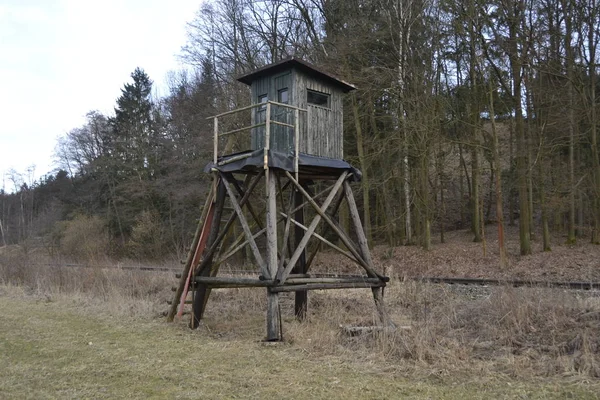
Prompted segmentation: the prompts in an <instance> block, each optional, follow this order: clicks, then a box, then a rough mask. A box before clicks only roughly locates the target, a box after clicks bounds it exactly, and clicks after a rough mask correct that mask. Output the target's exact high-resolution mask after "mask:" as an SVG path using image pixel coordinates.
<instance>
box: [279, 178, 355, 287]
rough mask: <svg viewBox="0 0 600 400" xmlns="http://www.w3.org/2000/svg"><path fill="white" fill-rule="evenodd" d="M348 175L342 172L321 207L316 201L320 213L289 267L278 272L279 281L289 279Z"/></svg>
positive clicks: (301, 189) (291, 179) (304, 193)
mask: <svg viewBox="0 0 600 400" xmlns="http://www.w3.org/2000/svg"><path fill="white" fill-rule="evenodd" d="M285 174H286V175H287V177H288V179H289V180H290V181H292V183H293V184H294V185H295V186H296V187H297V188H299V189H300V191H301V192H302V194H303V195H304V197H306V198H307V199H309V200H310V201H311V202H312V203H314V200H312V198H311V197H310V196H309V194H308V193H306V191H305V190H304V188H302V186H301V185H300V184H299V183H298V182H296V180H295V179H294V177H293V176H292V175H291V174H290V173H289V172H287V171H285ZM347 175H348V171H344V172H342V174H341V175H340V177H339V178H338V180H337V182H336V183H335V185H333V189H331V192H329V195H328V196H327V198H326V199H325V201H324V202H323V205H322V206H321V207H319V206H318V205H316V203H314V204H315V205H316V207H317V209H318V210H319V213H318V215H316V216H315V218H314V219H313V220H312V222H311V223H310V226H309V227H308V230H307V231H306V232H305V233H304V236H303V237H302V240H301V241H300V243H299V244H298V247H296V250H295V251H294V254H293V255H292V257H291V258H290V261H289V263H288V265H287V267H286V268H285V270H284V271H283V272H282V273H281V274H278V276H277V280H278V281H279V282H281V283H284V282H285V280H286V279H287V276H288V275H289V274H290V272H292V268H293V267H294V265H295V264H296V262H297V261H298V259H299V258H300V255H301V254H302V252H303V251H304V249H305V248H306V245H307V244H308V241H309V240H310V238H311V236H312V235H313V233H314V232H315V229H316V228H317V225H318V224H319V222H320V221H321V218H322V217H323V215H325V214H324V212H325V211H326V210H327V208H328V207H329V205H330V204H331V202H332V201H333V198H334V197H335V195H336V194H337V192H338V191H339V189H340V188H341V187H342V184H343V183H344V180H345V179H346V176H347ZM312 203H311V204H312Z"/></svg>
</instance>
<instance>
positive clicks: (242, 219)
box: [221, 174, 269, 275]
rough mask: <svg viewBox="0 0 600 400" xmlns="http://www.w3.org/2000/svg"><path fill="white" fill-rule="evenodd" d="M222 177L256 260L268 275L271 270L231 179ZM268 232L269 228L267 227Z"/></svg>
mask: <svg viewBox="0 0 600 400" xmlns="http://www.w3.org/2000/svg"><path fill="white" fill-rule="evenodd" d="M221 179H222V180H223V185H224V186H225V190H227V194H228V195H229V201H231V205H232V206H233V209H234V211H235V213H236V214H237V216H238V220H239V221H240V225H242V229H243V230H244V234H245V235H246V240H247V241H248V244H249V245H250V249H252V254H253V255H254V259H255V260H256V262H257V264H258V266H259V268H260V271H261V273H262V274H264V275H268V273H269V272H268V269H267V266H266V265H265V262H264V260H263V258H262V256H261V255H260V251H259V250H258V246H256V242H255V241H254V237H253V235H252V231H251V230H250V227H249V226H248V222H247V221H246V216H245V215H244V213H243V212H242V208H241V207H240V204H239V203H238V201H237V199H236V197H235V193H233V190H232V189H231V186H230V184H229V181H228V180H227V177H226V176H225V175H224V174H223V175H221ZM267 232H268V229H267Z"/></svg>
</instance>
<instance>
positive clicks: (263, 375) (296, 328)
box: [0, 256, 600, 398]
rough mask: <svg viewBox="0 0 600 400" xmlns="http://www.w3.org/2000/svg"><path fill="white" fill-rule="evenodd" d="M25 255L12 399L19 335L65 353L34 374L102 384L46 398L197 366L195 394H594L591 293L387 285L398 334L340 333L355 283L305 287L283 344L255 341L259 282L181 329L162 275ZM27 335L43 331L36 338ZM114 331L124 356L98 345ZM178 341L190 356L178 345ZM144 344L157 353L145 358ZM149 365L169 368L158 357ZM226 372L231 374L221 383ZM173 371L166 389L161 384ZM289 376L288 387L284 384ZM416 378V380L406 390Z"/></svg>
mask: <svg viewBox="0 0 600 400" xmlns="http://www.w3.org/2000/svg"><path fill="white" fill-rule="evenodd" d="M30 262H31V260H26V259H24V258H19V257H17V256H11V257H9V258H7V257H4V258H0V283H1V284H2V286H0V308H2V310H1V311H0V315H2V316H0V326H1V327H2V328H0V333H1V334H2V335H1V336H2V337H4V338H5V339H4V345H3V346H0V354H2V357H0V359H2V358H5V359H8V360H13V361H14V360H21V359H23V360H24V361H23V362H22V364H23V365H22V368H21V367H19V368H17V367H10V368H9V369H8V372H3V373H1V372H0V378H2V379H0V381H4V382H5V383H4V388H3V387H2V386H1V385H2V384H0V392H2V391H3V390H9V391H8V393H13V395H14V394H19V393H20V392H19V390H21V389H22V385H21V386H19V384H18V383H14V382H12V381H11V380H14V379H17V380H18V379H23V378H27V379H34V378H32V377H30V373H29V372H27V371H26V367H28V368H32V371H38V369H39V368H41V366H38V365H37V364H36V362H37V361H36V359H35V357H34V356H33V355H28V353H27V352H28V351H33V354H34V355H36V354H38V353H39V351H41V350H39V349H38V350H35V348H31V347H28V344H27V343H29V344H31V343H36V346H39V347H40V348H42V349H44V352H49V353H53V351H65V352H67V353H68V354H71V356H70V357H71V358H72V360H71V361H69V362H68V363H67V361H64V360H63V361H61V362H63V364H61V366H60V368H58V367H57V368H58V369H57V370H56V371H52V372H51V373H49V372H48V371H46V373H47V374H48V377H49V378H48V379H50V377H52V379H59V380H60V379H63V378H64V379H66V378H67V377H68V376H67V375H65V374H66V372H65V371H66V370H67V369H68V370H69V371H72V370H73V369H75V370H77V368H78V367H77V365H78V363H80V368H81V369H82V371H85V374H87V375H85V374H84V375H85V376H88V378H89V379H92V381H95V380H99V381H100V382H102V385H101V386H102V387H104V388H105V390H106V396H104V394H102V395H99V396H97V394H98V393H99V392H97V391H96V390H99V386H98V385H95V384H91V383H89V384H86V385H87V386H85V388H84V389H85V390H89V391H85V390H84V389H82V390H84V391H83V392H73V393H69V392H60V391H58V392H55V393H57V394H56V397H90V396H91V397H114V394H115V393H120V392H115V391H114V390H117V389H118V390H122V391H123V393H126V394H129V395H133V394H135V392H132V391H131V390H130V389H127V388H126V386H125V383H126V381H127V379H125V377H128V379H134V378H135V376H137V375H136V374H142V375H143V374H146V373H149V374H150V376H151V379H150V383H149V387H150V388H153V389H148V388H146V389H147V390H145V391H144V390H142V389H143V388H142V387H141V386H139V385H138V386H136V385H137V384H134V387H137V388H138V389H139V390H141V391H140V392H139V393H146V394H149V395H151V396H158V397H161V396H163V395H166V396H175V395H178V396H181V397H194V396H193V392H190V391H185V390H183V389H182V387H180V386H177V385H183V387H185V385H187V384H188V383H186V382H183V381H182V379H183V377H187V378H189V379H192V380H193V379H194V378H193V376H195V375H194V371H196V372H195V373H197V374H200V375H202V374H206V373H207V372H199V371H209V370H211V371H212V370H214V371H216V372H215V374H216V375H217V378H218V379H217V381H216V382H220V384H221V385H222V386H221V388H222V389H223V390H222V391H220V389H219V387H218V385H217V386H213V385H212V384H209V386H208V388H209V389H210V390H209V389H207V387H204V388H203V387H202V385H199V383H198V380H197V379H196V380H195V381H194V382H195V383H193V384H191V386H190V388H196V392H195V393H196V394H197V393H199V392H198V391H200V392H201V391H202V390H208V391H206V392H204V393H205V394H206V395H207V396H208V397H235V396H240V397H255V398H257V397H264V396H266V395H270V394H271V392H270V391H272V392H273V393H278V392H277V390H279V391H285V392H284V393H289V394H290V395H289V397H291V398H294V397H295V398H302V397H306V395H309V396H310V395H314V396H315V397H332V396H333V397H342V396H344V397H349V398H363V397H371V398H372V397H379V398H389V397H398V396H397V395H396V394H397V393H405V396H409V397H410V396H414V397H416V398H428V397H429V398H432V397H433V398H456V397H467V398H477V397H488V398H489V397H519V396H523V395H524V396H525V397H524V398H548V397H559V398H561V397H565V396H567V395H572V396H574V397H575V398H582V397H588V398H595V394H596V393H600V380H598V378H599V377H600V299H599V298H598V297H594V296H592V295H590V294H585V295H582V294H580V293H577V292H572V291H562V290H556V289H531V288H519V289H516V288H494V289H487V290H482V289H477V290H475V291H469V292H465V291H457V290H450V289H448V288H446V287H444V286H441V285H428V284H421V283H417V282H409V283H401V282H399V280H398V279H394V280H393V283H392V284H391V285H390V286H389V287H388V288H387V289H386V294H385V298H386V303H387V306H388V309H389V311H390V315H391V317H392V319H393V320H394V322H395V323H396V324H397V325H399V326H408V327H410V329H398V330H396V331H393V332H385V333H377V334H371V335H364V336H360V337H348V336H345V335H343V334H341V330H340V329H339V326H340V325H372V324H374V323H376V315H375V310H374V306H373V300H372V298H371V295H370V292H369V291H368V290H364V289H363V290H343V291H317V292H311V295H310V296H309V299H310V301H309V316H308V322H307V323H305V322H303V323H300V322H297V321H295V320H294V318H293V295H291V294H282V301H281V304H282V314H283V316H284V317H283V321H284V324H283V328H284V338H285V344H283V345H279V346H276V347H264V346H262V345H260V344H259V342H258V340H259V339H260V338H262V337H263V335H264V329H265V323H264V315H265V293H264V291H263V290H258V289H226V290H215V291H214V292H213V294H212V296H211V299H210V301H209V303H208V308H207V311H206V319H205V322H204V324H203V325H202V327H201V328H200V329H199V330H198V331H195V332H190V331H189V330H188V329H187V321H186V320H183V321H179V322H177V323H175V324H174V325H169V324H166V323H165V322H164V320H163V318H162V317H161V313H162V311H164V310H166V308H167V306H166V303H165V302H164V301H165V300H166V299H170V297H171V296H172V292H171V291H170V290H169V289H170V287H171V286H172V285H173V284H174V283H175V279H174V277H173V275H172V274H169V273H156V272H142V271H123V270H119V269H102V268H81V269H75V268H55V267H39V266H38V267H35V268H32V267H31V266H30V264H28V263H30ZM25 316H27V317H25ZM31 316H33V317H31ZM31 318H33V320H31ZM48 319H50V320H51V321H49V320H48ZM96 325H98V326H99V328H100V329H96ZM92 327H93V328H92ZM71 330H72V332H71ZM29 331H31V332H29ZM51 331H53V332H55V334H56V335H61V336H65V335H66V337H71V336H73V335H75V336H77V335H79V336H78V337H80V336H81V335H84V333H82V332H84V331H85V332H87V333H86V334H88V333H89V334H93V335H95V336H94V337H95V339H94V340H91V341H93V342H95V341H96V340H97V341H100V342H101V343H104V347H103V348H102V351H104V352H105V353H103V354H104V355H101V357H102V358H101V361H102V363H108V364H107V365H113V364H114V365H115V366H120V365H121V363H126V366H127V368H125V369H126V371H124V372H122V374H123V376H122V377H121V376H116V377H114V376H113V375H114V374H110V373H109V372H110V368H108V367H105V366H104V364H101V369H102V371H104V372H103V373H102V374H100V375H101V376H97V374H96V373H95V372H94V371H93V365H91V364H90V361H89V360H85V359H81V358H80V357H78V356H77V355H76V354H74V353H73V352H74V351H75V350H74V349H75V348H74V349H71V348H70V347H69V346H70V345H69V340H66V339H63V338H58V339H57V338H56V337H55V336H54V335H53V334H50V333H48V332H51ZM40 332H46V333H43V334H42V337H40V338H38V337H37V336H36V335H38V334H40ZM21 336H24V337H26V338H29V339H22V338H21ZM46 337H47V339H48V340H46V339H44V338H46ZM115 338H120V339H119V340H118V343H119V346H121V347H119V349H121V350H123V349H126V350H123V351H124V353H120V351H121V350H119V349H117V348H113V347H111V345H110V343H111V340H112V341H114V340H116V339H115ZM182 338H183V339H182ZM23 340H24V341H23ZM77 340H79V339H77ZM13 341H16V342H15V343H17V345H16V347H15V346H13ZM9 343H10V345H9ZM19 343H20V344H19ZM54 347H56V349H55V350H52V349H53V348H54ZM171 347H173V349H171ZM190 347H191V348H194V349H195V348H197V349H198V352H196V351H192V352H190V351H189V348H190ZM154 350H156V351H157V352H158V354H159V355H156V356H155V355H152V352H153V351H154ZM171 350H173V354H171V353H170V352H171ZM146 351H149V352H150V353H146ZM203 353H205V356H202V355H201V354H203ZM44 354H45V353H44ZM6 356H8V358H6ZM123 357H125V359H123ZM244 357H247V358H248V359H244ZM158 359H160V360H163V361H164V360H168V363H171V364H168V365H157V364H156V363H157V362H158V361H157V360H158ZM132 360H133V361H132ZM194 360H202V361H197V362H200V365H199V366H198V368H197V369H194V368H191V369H190V367H189V365H188V363H192V364H193V363H195V362H196V361H194ZM269 360H271V361H273V364H270V363H269V362H268V361H269ZM7 362H9V361H7ZM46 362H49V361H47V360H46ZM161 362H162V361H161ZM132 363H133V364H132ZM67 364H68V365H67ZM136 365H137V367H136ZM174 365H176V366H177V368H175V367H174ZM194 365H196V364H194ZM2 367H3V366H2V361H0V370H2V369H3V368H2ZM65 368H66V369H65ZM119 368H120V369H123V368H124V367H123V368H121V367H118V368H117V369H119ZM152 368H157V370H156V371H152V370H151V369H152ZM179 368H181V370H180V369H179ZM206 368H208V369H206ZM120 369H119V370H120ZM184 369H185V372H183V373H182V372H181V371H183V370H184ZM103 374H108V375H103ZM178 374H180V376H177V375H178ZM228 374H229V377H230V378H231V379H233V381H231V382H228V383H227V382H226V381H227V379H229V378H226V376H227V375H228ZM253 374H255V375H253ZM173 375H175V376H176V378H175V381H176V383H175V385H176V386H172V385H173V384H174V383H173V382H171V381H170V380H169V379H171V376H173ZM209 375H210V374H209ZM295 375H297V376H298V380H297V381H294V380H293V379H292V377H293V376H295ZM85 376H83V377H82V378H84V377H85ZM202 376H204V375H202ZM273 376H278V377H281V376H285V379H283V380H281V379H280V380H279V381H276V383H274V384H273V385H275V386H273V387H267V386H265V385H263V384H262V382H264V381H263V379H264V380H270V379H272V377H273ZM110 377H113V378H110ZM232 377H233V378H232ZM109 378H110V379H109ZM7 379H8V381H7ZM35 381H36V382H37V385H39V387H47V386H44V385H48V384H50V383H49V382H50V381H46V380H44V379H43V378H42V377H36V378H35ZM415 381H419V382H421V383H420V384H418V385H416V386H413V384H414V382H415ZM6 382H9V383H8V384H7V383H6ZM11 382H12V383H11ZM232 382H233V383H232ZM298 382H300V383H301V384H303V385H305V387H304V388H303V387H302V386H298V385H300V383H298ZM332 382H337V383H335V384H333V383H332ZM81 385H83V384H79V386H80V387H83V386H81ZM111 385H112V386H111ZM165 385H166V386H165ZM244 385H246V386H247V387H248V390H247V391H246V390H245V389H244V388H245V387H246V386H244ZM282 385H287V386H282ZM306 385H307V386H306ZM167 387H168V388H169V389H168V390H167V389H165V388H167ZM317 387H318V388H319V389H317ZM484 387H486V389H485V390H487V392H486V391H485V390H484V389H483V388H484ZM47 388H48V387H47ZM361 388H365V390H370V392H369V391H367V392H364V393H363V392H360V390H361ZM334 389H335V390H334ZM57 390H58V389H57ZM165 390H166V391H165ZM186 390H187V389H186ZM190 390H191V389H190ZM306 390H313V392H310V391H309V392H306ZM357 390H359V391H358V392H357ZM556 390H558V391H556ZM11 391H12V392H11ZM36 393H37V394H39V393H40V392H31V395H27V396H23V397H38V396H36ZM65 393H66V395H65ZM139 393H138V394H139ZM279 393H281V392H279ZM63 395H64V396H63ZM14 397H19V396H16V395H15V396H14ZM51 397H52V396H51ZM119 397H120V396H119Z"/></svg>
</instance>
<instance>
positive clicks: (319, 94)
mask: <svg viewBox="0 0 600 400" xmlns="http://www.w3.org/2000/svg"><path fill="white" fill-rule="evenodd" d="M311 94H312V95H315V96H317V97H321V98H325V100H326V102H325V105H323V104H318V103H315V102H311V101H310V100H309V95H311ZM306 104H308V105H311V106H314V107H321V108H328V109H331V94H330V93H323V92H319V91H318V90H313V89H308V88H307V89H306Z"/></svg>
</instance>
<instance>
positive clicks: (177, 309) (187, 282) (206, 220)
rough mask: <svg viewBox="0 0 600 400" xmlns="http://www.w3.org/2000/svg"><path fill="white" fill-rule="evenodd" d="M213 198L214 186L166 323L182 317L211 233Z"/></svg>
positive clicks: (213, 208)
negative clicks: (193, 279)
mask: <svg viewBox="0 0 600 400" xmlns="http://www.w3.org/2000/svg"><path fill="white" fill-rule="evenodd" d="M214 197H215V186H214V185H213V187H212V189H211V191H210V193H209V195H208V197H207V198H206V203H205V204H204V208H203V209H202V216H201V217H200V220H199V221H198V227H197V228H196V233H195V235H194V240H193V241H192V246H190V251H189V252H188V256H187V259H186V262H185V266H184V268H183V272H182V273H181V277H180V278H179V286H178V287H177V289H176V291H175V295H174V297H173V301H172V302H171V307H170V309H169V312H168V313H167V321H168V322H172V321H173V320H174V318H175V315H177V317H178V318H180V317H181V316H182V315H183V309H184V307H185V304H186V299H187V296H188V292H189V290H190V286H191V281H192V277H193V276H194V273H195V270H196V268H197V267H198V264H199V263H200V258H201V257H202V253H204V249H205V248H206V243H207V240H208V236H209V234H210V231H211V227H212V223H213V215H214V212H215V202H214Z"/></svg>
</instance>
